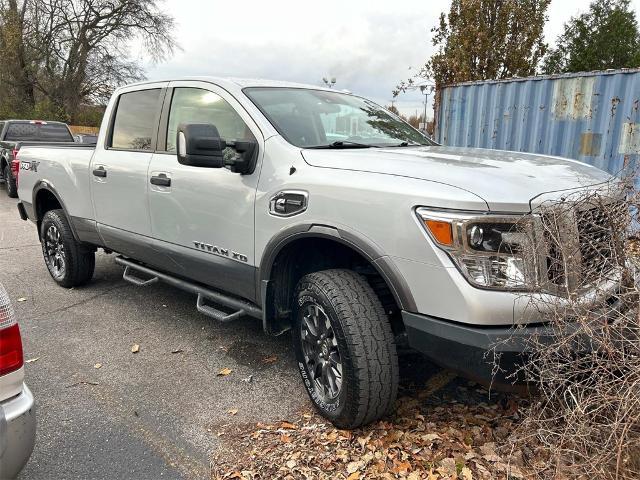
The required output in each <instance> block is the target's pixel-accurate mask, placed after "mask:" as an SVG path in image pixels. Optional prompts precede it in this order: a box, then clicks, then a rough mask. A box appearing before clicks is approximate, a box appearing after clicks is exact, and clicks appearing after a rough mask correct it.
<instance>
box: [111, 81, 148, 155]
mask: <svg viewBox="0 0 640 480" xmlns="http://www.w3.org/2000/svg"><path fill="white" fill-rule="evenodd" d="M159 100H160V89H153V90H140V91H138V92H131V93H124V94H122V95H120V98H119V99H118V109H117V111H116V117H115V120H114V122H113V134H112V136H111V147H113V148H121V149H124V150H151V147H152V145H151V142H152V140H153V133H154V130H157V128H158V125H157V124H156V122H157V121H156V115H157V113H158V107H159Z"/></svg>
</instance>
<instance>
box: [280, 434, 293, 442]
mask: <svg viewBox="0 0 640 480" xmlns="http://www.w3.org/2000/svg"><path fill="white" fill-rule="evenodd" d="M280 441H281V442H282V443H291V435H287V434H286V433H283V434H282V435H280Z"/></svg>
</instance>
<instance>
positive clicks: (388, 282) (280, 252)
mask: <svg viewBox="0 0 640 480" xmlns="http://www.w3.org/2000/svg"><path fill="white" fill-rule="evenodd" d="M305 242H306V243H305ZM319 244H322V245H323V246H324V247H332V246H335V250H333V249H332V251H331V253H336V254H337V255H342V256H343V257H344V256H345V255H352V257H351V259H356V258H358V259H362V261H363V262H364V263H366V265H368V266H370V267H371V268H372V270H373V272H375V275H377V276H379V278H380V279H381V280H382V281H383V282H384V285H380V288H381V289H384V287H386V288H387V289H388V293H389V294H390V295H391V296H392V299H393V300H392V301H393V302H394V303H395V305H396V307H397V309H398V310H407V311H415V310H416V304H415V300H414V298H413V295H412V294H411V291H410V289H409V286H408V284H407V282H406V281H405V279H404V278H403V276H402V274H401V273H400V272H399V271H398V269H397V267H396V266H395V265H394V264H393V263H392V262H391V261H390V259H389V257H388V256H386V255H384V254H383V252H382V250H381V248H380V247H379V246H378V245H376V244H375V243H374V242H373V241H372V240H370V239H368V238H366V237H364V236H363V235H361V234H359V233H356V232H354V231H352V230H349V229H347V228H344V227H342V228H338V227H333V226H328V225H321V224H300V225H294V226H291V227H289V228H287V229H285V230H283V231H281V232H280V233H279V234H278V235H276V236H275V237H274V238H272V239H271V241H270V242H269V243H268V244H267V246H266V248H265V251H264V254H263V255H262V260H261V262H260V268H259V269H258V271H257V279H256V280H257V292H259V299H260V302H261V304H262V308H263V327H264V330H265V332H267V333H269V334H272V335H277V334H280V333H283V332H284V331H286V330H288V325H286V324H283V315H286V314H287V309H286V308H285V309H284V310H283V311H280V310H279V308H282V306H283V305H287V302H288V301H290V300H291V298H290V297H291V296H292V290H293V289H294V288H295V285H292V284H293V283H297V282H296V278H295V276H293V277H292V278H287V277H286V276H285V278H284V279H283V278H282V271H283V270H284V271H285V272H291V270H292V269H294V266H292V265H285V266H283V265H282V263H286V262H287V261H288V260H289V258H287V257H288V254H290V255H292V256H293V257H294V258H297V257H295V253H291V252H293V251H295V250H296V249H300V248H304V247H305V246H316V247H317V246H318V245H319ZM336 250H338V252H336ZM324 263H325V262H324V261H322V262H320V264H321V265H323V264H324ZM326 263H327V265H326V267H325V268H335V267H336V266H338V267H339V266H342V265H334V264H332V263H331V261H330V259H327V262H326ZM302 272H304V269H303V271H302ZM373 272H372V273H373ZM283 280H284V282H283ZM283 288H284V289H285V291H284V292H283V291H282V289H283ZM278 294H280V298H278ZM400 321H401V320H400Z"/></svg>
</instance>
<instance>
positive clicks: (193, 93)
mask: <svg viewBox="0 0 640 480" xmlns="http://www.w3.org/2000/svg"><path fill="white" fill-rule="evenodd" d="M183 123H207V124H214V125H215V126H216V128H217V129H218V131H219V133H220V137H221V138H223V139H224V140H252V141H256V142H257V143H258V151H257V152H256V154H257V155H258V157H257V161H256V165H257V166H256V168H255V169H254V171H253V172H251V173H247V174H243V175H241V174H239V173H233V172H231V170H229V169H228V168H206V167H195V166H190V165H182V164H180V163H178V159H177V155H176V137H177V129H178V125H180V124H183ZM158 139H159V140H158V151H157V152H156V153H155V154H154V155H153V158H152V160H151V165H150V167H149V176H148V188H149V211H150V217H151V229H152V235H153V237H154V239H156V241H157V246H158V248H159V250H160V251H161V252H162V253H163V256H164V258H165V260H164V266H165V268H166V269H168V270H170V271H172V272H173V273H175V274H177V275H181V276H184V277H187V278H190V279H194V280H197V281H199V282H202V283H205V284H207V285H211V286H213V287H216V288H219V289H222V290H224V291H227V292H229V293H233V294H236V295H240V296H242V297H244V298H248V299H250V300H253V299H255V257H254V203H255V197H256V188H257V184H258V173H259V165H260V157H261V155H262V152H263V139H262V135H261V133H260V130H259V129H258V127H257V126H256V124H255V123H254V122H253V120H252V119H251V117H250V116H249V115H248V114H247V113H246V111H244V109H243V108H242V106H241V105H240V104H239V103H238V101H237V100H236V99H235V98H234V97H233V96H232V95H230V94H229V93H227V92H226V91H225V90H223V89H221V88H219V87H217V86H215V85H213V84H210V83H206V82H193V81H185V82H172V83H170V84H169V89H168V91H167V96H166V100H165V105H164V108H163V112H162V120H161V126H160V131H159V134H158ZM225 153H227V152H226V151H225Z"/></svg>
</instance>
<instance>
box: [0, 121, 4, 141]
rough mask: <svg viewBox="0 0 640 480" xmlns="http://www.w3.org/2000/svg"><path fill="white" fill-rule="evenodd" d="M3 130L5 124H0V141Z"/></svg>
mask: <svg viewBox="0 0 640 480" xmlns="http://www.w3.org/2000/svg"><path fill="white" fill-rule="evenodd" d="M2 130H4V122H0V140H2Z"/></svg>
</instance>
